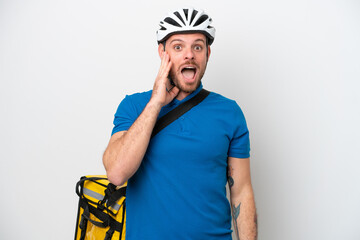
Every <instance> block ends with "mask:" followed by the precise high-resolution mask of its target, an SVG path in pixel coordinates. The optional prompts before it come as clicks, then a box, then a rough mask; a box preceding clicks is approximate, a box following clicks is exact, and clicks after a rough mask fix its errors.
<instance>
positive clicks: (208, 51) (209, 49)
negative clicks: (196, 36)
mask: <svg viewBox="0 0 360 240" xmlns="http://www.w3.org/2000/svg"><path fill="white" fill-rule="evenodd" d="M210 54H211V48H210V46H208V49H207V55H206V56H207V61H209V57H210Z"/></svg>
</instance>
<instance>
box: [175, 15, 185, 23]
mask: <svg viewBox="0 0 360 240" xmlns="http://www.w3.org/2000/svg"><path fill="white" fill-rule="evenodd" d="M174 14H175V15H176V16H177V17H178V18H179V19H180V20H181V22H182V23H183V24H184V25H185V22H184V19H183V18H182V16H181V15H180V13H179V12H174Z"/></svg>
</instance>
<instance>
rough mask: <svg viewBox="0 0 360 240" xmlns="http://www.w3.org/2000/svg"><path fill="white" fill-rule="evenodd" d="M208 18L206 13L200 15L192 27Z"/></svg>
mask: <svg viewBox="0 0 360 240" xmlns="http://www.w3.org/2000/svg"><path fill="white" fill-rule="evenodd" d="M208 18H209V16H208V15H202V16H201V17H200V18H199V19H198V20H197V21H196V22H195V24H194V27H196V26H198V25H200V24H202V23H203V22H205V21H206V20H207V19H208Z"/></svg>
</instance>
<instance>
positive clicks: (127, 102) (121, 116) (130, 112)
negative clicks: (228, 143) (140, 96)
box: [111, 96, 137, 135]
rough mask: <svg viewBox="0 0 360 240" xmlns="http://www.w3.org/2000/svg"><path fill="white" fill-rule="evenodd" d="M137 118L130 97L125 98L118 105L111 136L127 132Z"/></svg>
mask: <svg viewBox="0 0 360 240" xmlns="http://www.w3.org/2000/svg"><path fill="white" fill-rule="evenodd" d="M136 118H137V114H136V109H135V108H134V106H133V103H132V100H131V97H130V96H126V97H125V98H124V99H123V100H122V101H121V103H120V104H119V106H118V108H117V111H116V113H115V117H114V128H113V130H112V133H111V135H113V134H114V133H117V132H120V131H127V130H128V129H129V128H130V127H131V125H132V124H133V123H134V122H135V120H136Z"/></svg>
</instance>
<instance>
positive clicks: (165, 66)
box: [158, 52, 172, 80]
mask: <svg viewBox="0 0 360 240" xmlns="http://www.w3.org/2000/svg"><path fill="white" fill-rule="evenodd" d="M171 65H172V63H171V61H170V57H169V54H168V53H167V52H163V53H162V57H161V64H160V69H159V73H158V78H159V80H160V79H161V80H166V78H167V77H168V75H169V72H170V69H171Z"/></svg>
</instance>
